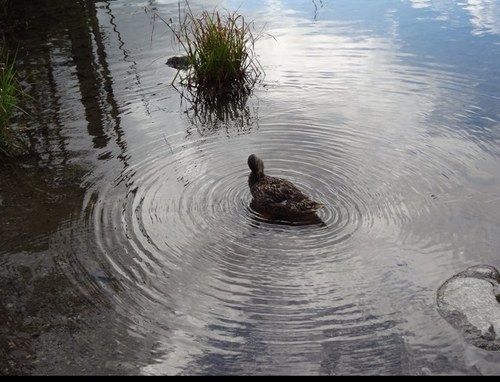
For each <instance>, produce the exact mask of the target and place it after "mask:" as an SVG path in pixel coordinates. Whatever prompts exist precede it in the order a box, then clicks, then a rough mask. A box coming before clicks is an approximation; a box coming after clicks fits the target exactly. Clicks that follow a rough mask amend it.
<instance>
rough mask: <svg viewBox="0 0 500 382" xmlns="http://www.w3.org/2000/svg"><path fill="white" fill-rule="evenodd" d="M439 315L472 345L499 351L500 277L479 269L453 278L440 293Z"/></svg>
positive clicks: (485, 267) (490, 269)
mask: <svg viewBox="0 0 500 382" xmlns="http://www.w3.org/2000/svg"><path fill="white" fill-rule="evenodd" d="M437 306H438V311H439V313H440V314H441V316H443V318H445V319H446V320H447V321H448V322H449V323H450V324H451V325H453V326H454V327H455V328H456V329H458V330H460V331H461V332H462V334H463V335H464V337H465V339H466V340H467V341H468V342H470V343H471V344H473V345H475V346H477V347H479V348H482V349H485V350H500V273H498V271H497V270H496V269H495V268H494V267H491V266H489V265H476V266H473V267H470V268H467V269H466V270H465V271H463V272H460V273H459V274H457V275H455V276H453V277H452V278H451V279H449V280H448V281H446V282H445V283H444V284H443V285H441V286H440V287H439V289H438V291H437Z"/></svg>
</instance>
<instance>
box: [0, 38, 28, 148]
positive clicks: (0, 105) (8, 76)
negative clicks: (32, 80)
mask: <svg viewBox="0 0 500 382" xmlns="http://www.w3.org/2000/svg"><path fill="white" fill-rule="evenodd" d="M14 61H15V57H14V58H11V57H10V56H9V54H8V53H7V52H6V51H5V49H4V48H2V47H1V46H0V157H6V156H11V155H14V154H16V153H18V152H20V151H22V149H23V144H22V141H21V139H20V137H19V136H18V135H17V134H16V133H15V132H14V131H13V130H12V128H11V125H10V120H11V117H12V115H13V113H14V111H15V110H17V109H19V107H18V104H19V101H20V99H21V97H22V96H23V93H22V91H21V89H20V85H19V82H18V80H17V74H16V70H15V67H14Z"/></svg>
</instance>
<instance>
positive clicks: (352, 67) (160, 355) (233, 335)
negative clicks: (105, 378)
mask: <svg viewBox="0 0 500 382" xmlns="http://www.w3.org/2000/svg"><path fill="white" fill-rule="evenodd" d="M191 3H192V8H193V10H194V11H195V12H196V11H198V10H201V9H203V8H202V7H201V5H204V6H206V7H207V8H209V9H212V8H213V7H215V6H216V5H218V4H220V3H219V2H206V1H205V2H195V1H192V2H191ZM78 4H83V5H84V6H83V5H82V9H73V8H72V9H71V11H72V12H74V13H75V14H79V15H81V13H79V12H80V11H82V12H84V13H83V15H84V17H85V18H86V20H87V22H86V23H84V25H83V26H82V25H79V24H78V25H77V26H72V27H71V28H67V27H65V26H60V27H59V28H56V26H57V25H56V26H53V29H49V30H48V31H47V33H46V34H44V35H42V36H39V38H40V41H38V40H36V41H35V40H32V39H29V38H28V36H29V34H27V36H24V37H23V39H22V40H21V41H23V49H25V50H26V51H27V52H28V53H27V54H26V56H25V57H24V59H23V60H22V68H23V70H24V72H23V74H24V75H26V78H27V80H26V82H27V84H30V87H31V90H32V91H34V92H35V94H38V95H39V102H40V103H41V104H42V105H44V108H43V111H42V112H40V116H39V118H35V120H31V121H29V122H27V123H28V125H29V126H30V127H31V128H32V129H35V128H38V130H37V131H38V132H37V133H33V134H32V140H33V141H34V144H35V145H36V147H37V148H38V150H39V151H40V152H41V153H42V155H41V156H40V159H39V160H38V162H37V164H36V165H25V167H26V168H27V171H30V175H29V180H27V178H24V177H22V176H21V175H19V171H17V170H16V171H15V170H12V171H11V172H10V173H9V172H8V171H6V170H5V171H4V172H5V173H6V174H5V175H4V179H7V180H8V182H5V183H3V184H2V186H1V188H0V198H1V199H0V209H1V213H2V218H1V222H2V235H3V236H4V239H3V240H2V242H3V244H2V247H0V255H1V256H0V264H1V266H2V268H3V271H2V273H4V278H5V277H7V276H6V275H8V274H15V275H17V274H20V273H22V272H21V271H22V270H23V269H27V270H28V271H27V272H24V273H26V274H28V276H26V277H27V280H28V284H29V285H30V286H33V288H34V289H37V288H43V287H44V285H45V284H41V286H37V285H38V284H36V280H38V279H40V278H42V277H46V274H51V275H53V276H54V275H55V276H54V277H56V276H57V277H59V278H60V280H59V279H57V280H59V281H57V282H58V283H63V286H64V287H63V288H62V289H64V290H70V291H71V293H73V294H74V295H75V296H76V297H72V299H69V297H67V296H65V295H61V294H60V293H59V292H57V293H56V296H57V298H56V299H55V300H56V302H55V304H56V305H55V309H59V306H58V305H57V304H62V305H65V306H66V305H68V304H66V302H68V301H74V300H77V301H86V302H85V304H86V305H85V309H83V308H82V312H78V317H79V319H80V321H78V320H76V321H75V325H76V329H75V331H76V332H77V333H78V335H74V334H72V333H74V331H69V329H67V330H68V331H69V332H70V334H71V335H72V337H71V340H64V341H63V340H60V339H59V337H58V331H57V330H56V331H54V330H52V331H51V330H50V329H47V331H48V332H49V334H50V336H51V337H50V340H49V339H47V336H46V334H45V332H44V331H43V330H42V331H41V333H37V334H39V335H37V336H36V337H34V340H33V341H39V342H38V343H35V345H33V347H32V348H34V349H35V351H34V353H35V355H34V356H33V357H34V359H36V360H37V361H36V362H35V361H34V362H33V363H31V361H26V362H28V364H29V365H28V366H29V367H30V368H31V369H29V370H30V372H33V373H40V372H42V373H51V372H54V370H56V371H59V372H63V373H79V372H84V373H98V372H99V370H101V369H100V368H101V367H103V368H104V367H105V370H106V371H107V372H109V373H144V374H498V373H500V366H499V365H500V355H499V354H498V353H495V352H486V351H483V350H480V349H477V348H475V347H473V346H472V345H470V344H467V343H466V342H465V341H464V339H463V338H461V336H460V334H459V333H458V332H456V331H455V330H454V329H453V328H452V327H450V325H449V324H448V323H447V322H446V321H444V320H443V319H442V318H441V317H440V316H439V314H438V313H437V310H436V303H435V293H436V290H437V288H438V287H439V286H440V285H441V284H442V283H443V282H444V281H445V280H446V279H448V278H449V277H451V276H452V275H453V274H455V273H457V272H459V271H462V270H463V269H465V268H466V267H468V266H471V265H475V264H481V263H486V264H490V265H493V266H496V267H497V268H498V267H500V260H499V256H498V253H499V252H498V251H499V248H500V220H499V219H498V216H499V213H500V184H499V183H500V148H499V145H498V143H499V141H500V113H499V109H498V105H499V102H500V66H499V65H498V62H500V2H497V1H486V0H484V1H464V2H462V3H456V2H452V1H426V0H421V1H416V0H414V1H398V2H379V1H376V2H375V1H355V2H346V1H326V0H325V1H319V0H316V1H309V2H307V1H304V2H274V1H272V2H266V1H251V2H250V1H243V2H241V1H240V2H236V1H228V2H223V3H222V4H221V5H222V6H225V7H227V8H228V9H236V8H238V7H239V12H240V13H242V14H244V15H245V16H246V17H247V19H249V20H255V26H256V28H257V29H258V30H261V29H263V31H264V32H265V33H267V34H269V35H271V36H269V35H267V34H264V35H263V36H262V37H261V38H260V39H259V40H258V42H257V44H256V51H257V54H258V56H259V60H260V63H261V64H262V66H263V68H264V70H265V72H266V77H265V79H264V81H263V83H262V84H260V85H258V86H257V87H256V88H255V90H254V92H253V94H251V95H250V96H248V98H245V99H243V100H241V102H240V103H239V104H238V105H236V106H234V107H233V108H228V109H226V110H224V111H223V112H219V113H218V114H217V113H216V112H213V110H211V109H210V108H207V107H203V105H201V106H200V105H193V104H192V103H190V102H189V100H186V99H185V98H183V97H182V96H181V94H180V93H179V92H178V91H177V90H176V89H174V88H173V87H172V86H171V85H170V82H171V80H172V78H173V77H174V75H175V70H174V69H172V68H169V67H168V66H166V65H165V62H166V60H167V58H168V57H170V56H173V55H176V54H180V52H179V50H178V49H177V48H176V46H175V45H173V44H172V36H171V33H170V32H169V31H168V29H167V28H166V27H165V25H164V24H162V22H161V21H159V20H158V19H156V20H154V19H153V15H154V13H155V12H158V13H159V14H160V15H161V16H162V17H163V18H164V19H169V18H170V17H172V18H174V19H175V18H176V16H177V1H158V2H142V3H141V2H126V1H110V2H96V3H95V5H94V3H93V2H82V3H78ZM66 14H68V13H66ZM71 14H72V13H71ZM153 26H154V28H153ZM41 62H42V63H44V65H41V64H40V63H41ZM44 71H45V72H44ZM30 75H31V76H35V75H37V76H38V77H36V76H35V77H36V78H45V79H46V83H43V82H33V81H32V82H30V80H29V78H30V77H29V76H30ZM31 78H33V77H31ZM38 81H41V80H38ZM251 153H256V154H257V155H259V156H260V157H262V158H263V159H264V162H265V164H266V169H267V172H268V174H270V175H276V176H282V177H286V178H288V179H290V180H292V181H294V182H295V183H296V184H297V185H299V186H300V187H301V188H302V189H304V190H305V191H306V192H307V193H308V194H310V195H311V196H313V197H314V198H315V199H317V200H319V201H321V202H323V203H325V204H326V208H325V209H323V210H321V211H320V212H319V213H318V217H319V219H318V220H319V222H312V224H307V225H283V224H275V223H273V222H269V221H266V220H265V219H261V218H259V217H258V216H257V215H256V214H255V213H254V212H253V211H252V210H251V208H250V207H249V203H250V200H251V196H250V192H249V189H248V185H247V176H248V173H249V169H248V167H247V164H246V160H247V157H248V155H249V154H251ZM38 178H39V179H38ZM19 190H22V192H20V191H19ZM27 190H30V191H29V192H28V191H27ZM61 280H62V281H61ZM12 282H13V281H11V284H12ZM39 284H40V283H39ZM9 285H10V284H9ZM16 285H17V284H16ZM19 288H21V290H24V289H22V287H20V286H18V287H17V289H16V288H12V290H19ZM4 289H5V290H10V289H9V288H4ZM58 289H59V288H58ZM42 291H43V289H42ZM26 293H27V292H26ZM44 293H45V292H43V293H42V295H44ZM41 298H44V297H41ZM11 300H12V301H13V302H11V303H9V304H10V305H9V304H7V303H5V304H4V305H5V306H4V310H5V311H7V313H5V314H7V315H8V314H9V309H10V310H13V309H15V306H16V305H15V304H16V303H15V298H11ZM21 300H22V298H21ZM22 301H25V304H26V306H25V307H21V308H19V309H20V311H19V312H21V313H22V312H23V309H24V310H28V311H29V309H30V306H31V304H32V303H33V302H32V300H30V299H27V300H22ZM61 301H62V302H61ZM47 305H48V307H49V308H50V301H48V302H47ZM69 305H71V304H69ZM45 309H47V307H45ZM31 311H32V313H31V314H32V315H33V316H36V315H37V314H39V313H37V312H39V311H37V310H35V311H33V309H32V310H31ZM19 312H18V313H19ZM21 313H19V314H21ZM101 314H102V315H101ZM74 315H75V313H74V309H73V310H71V309H70V310H69V313H67V316H69V319H70V320H72V319H74ZM95 315H101V317H104V318H103V319H102V320H101V321H99V319H97V324H96V325H95V326H94V325H93V324H89V322H94V321H87V323H85V322H86V317H87V318H88V317H94V316H95ZM93 319H94V318H92V320H93ZM81 321H83V323H82V322H81ZM100 324H102V325H103V327H102V328H100V327H99V325H100ZM8 327H9V328H11V327H14V328H16V330H17V331H19V332H22V331H23V330H27V329H25V328H24V329H23V328H17V327H16V326H15V325H14V324H12V325H11V326H8ZM64 328H67V326H64ZM101 329H102V330H101ZM65 330H66V329H65ZM72 330H73V329H72ZM9 335H10V334H9ZM13 336H14V339H15V338H16V335H13ZM8 338H10V337H8ZM89 338H91V339H92V340H89ZM51 341H52V342H51ZM58 341H59V342H58ZM54 343H55V344H58V345H57V346H59V347H58V348H57V346H56V345H54ZM52 345H54V346H55V347H56V348H57V349H59V350H60V351H61V352H69V353H71V354H72V357H73V358H72V359H71V361H68V362H67V363H65V362H66V358H60V357H56V358H55V360H52V364H54V363H56V364H58V363H60V364H58V365H56V366H53V365H52V366H47V365H50V364H51V360H50V359H49V360H45V361H44V360H43V356H42V353H43V352H46V351H48V350H47V349H48V348H50V349H54V346H52ZM51 346H52V347H51ZM108 349H113V350H108ZM53 351H54V350H53ZM54 352H56V353H57V351H54ZM49 354H50V352H49ZM10 356H12V355H10ZM87 359H88V360H89V361H88V362H87V363H86V362H85V360H87ZM117 359H119V360H120V362H118V361H116V360H117ZM82 360H83V361H82ZM90 360H92V361H90ZM75 364H77V365H79V366H78V367H80V366H81V364H84V365H87V364H88V365H94V368H90V369H89V368H88V367H87V368H84V367H81V368H77V366H74V365H75ZM88 365H87V366H88ZM51 367H53V368H51Z"/></svg>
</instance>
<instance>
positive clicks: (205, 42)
mask: <svg viewBox="0 0 500 382" xmlns="http://www.w3.org/2000/svg"><path fill="white" fill-rule="evenodd" d="M178 5H179V27H178V29H175V28H174V27H173V26H172V25H171V24H170V23H166V24H167V25H168V27H169V28H170V29H171V30H172V32H173V33H174V38H175V40H176V41H177V42H178V43H179V44H180V46H181V47H182V49H183V50H184V51H185V54H186V60H187V63H188V65H187V69H186V70H179V71H178V75H179V76H180V79H181V84H183V85H186V86H188V87H189V88H195V89H196V90H197V91H201V92H203V93H206V94H211V95H214V96H221V95H223V94H230V93H232V92H234V91H236V92H238V91H241V90H242V89H248V88H251V87H252V86H253V85H254V84H255V82H256V81H257V79H258V78H259V77H260V75H261V74H263V70H262V67H261V65H260V64H259V62H258V60H257V57H256V55H255V42H256V40H257V38H258V36H255V34H254V27H253V23H251V22H250V23H249V22H247V21H246V20H245V18H244V17H243V16H242V15H240V14H238V13H236V12H229V11H223V12H221V11H217V10H214V11H213V12H208V11H203V12H202V13H201V15H200V16H195V15H194V14H193V12H192V10H191V7H190V6H189V4H188V3H187V2H186V7H185V12H184V17H181V12H180V1H179V4H178ZM174 81H175V79H174Z"/></svg>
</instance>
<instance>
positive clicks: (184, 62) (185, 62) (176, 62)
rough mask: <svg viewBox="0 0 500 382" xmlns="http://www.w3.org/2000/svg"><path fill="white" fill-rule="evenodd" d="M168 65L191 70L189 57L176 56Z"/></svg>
mask: <svg viewBox="0 0 500 382" xmlns="http://www.w3.org/2000/svg"><path fill="white" fill-rule="evenodd" d="M167 65H168V66H170V67H172V68H175V69H182V70H186V69H187V68H189V57H188V56H174V57H170V58H169V59H168V60H167Z"/></svg>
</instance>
